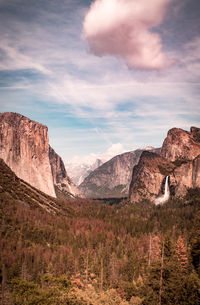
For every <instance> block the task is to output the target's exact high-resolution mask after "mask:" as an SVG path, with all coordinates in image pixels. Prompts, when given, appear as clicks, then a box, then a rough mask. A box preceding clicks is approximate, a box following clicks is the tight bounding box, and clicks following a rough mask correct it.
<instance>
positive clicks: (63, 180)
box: [49, 146, 82, 197]
mask: <svg viewBox="0 0 200 305" xmlns="http://www.w3.org/2000/svg"><path fill="white" fill-rule="evenodd" d="M49 161H50V164H51V171H52V176H53V182H54V185H56V186H57V187H58V188H59V190H60V191H62V192H64V193H67V194H68V195H71V196H72V197H82V194H81V192H80V190H79V189H78V188H77V186H76V185H75V184H74V183H73V182H72V180H71V179H70V178H69V176H68V175H67V172H66V170H65V166H64V163H63V161H62V159H61V157H60V156H59V155H58V154H57V153H56V152H55V151H54V150H53V148H52V147H51V146H49Z"/></svg>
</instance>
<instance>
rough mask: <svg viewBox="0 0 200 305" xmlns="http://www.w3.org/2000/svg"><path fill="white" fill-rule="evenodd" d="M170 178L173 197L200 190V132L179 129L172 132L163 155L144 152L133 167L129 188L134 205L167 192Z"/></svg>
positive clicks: (163, 146)
mask: <svg viewBox="0 0 200 305" xmlns="http://www.w3.org/2000/svg"><path fill="white" fill-rule="evenodd" d="M167 176H168V177H169V190H170V194H171V195H175V196H180V197H182V196H184V195H185V194H186V192H187V189H189V188H196V187H200V129H199V128H196V127H191V129H190V132H187V131H185V130H182V129H179V128H173V129H171V130H169V132H168V134H167V137H166V139H165V140H164V142H163V145H162V148H161V153H160V155H158V154H155V153H149V152H144V153H143V154H142V155H141V158H140V160H139V163H138V164H137V165H136V166H135V167H134V168H133V175H132V181H131V184H130V189H129V199H130V201H131V202H138V201H140V200H142V199H149V200H151V201H154V200H155V199H156V198H159V196H162V194H163V192H164V183H165V180H166V177H167Z"/></svg>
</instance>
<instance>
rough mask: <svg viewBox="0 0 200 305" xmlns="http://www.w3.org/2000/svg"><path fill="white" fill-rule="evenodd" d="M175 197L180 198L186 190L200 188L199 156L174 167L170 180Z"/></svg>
mask: <svg viewBox="0 0 200 305" xmlns="http://www.w3.org/2000/svg"><path fill="white" fill-rule="evenodd" d="M171 184H172V185H174V189H175V195H176V196H180V197H182V196H183V195H185V194H186V192H187V189H189V188H196V187H200V155H199V156H198V157H196V158H195V159H194V160H192V161H189V162H185V163H182V164H181V165H180V166H178V167H176V168H175V170H174V172H173V174H172V178H171Z"/></svg>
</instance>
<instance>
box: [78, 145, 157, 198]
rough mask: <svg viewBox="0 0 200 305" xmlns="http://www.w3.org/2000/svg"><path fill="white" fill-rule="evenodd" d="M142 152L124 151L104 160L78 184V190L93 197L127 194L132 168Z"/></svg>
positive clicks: (123, 195) (124, 195)
mask: <svg viewBox="0 0 200 305" xmlns="http://www.w3.org/2000/svg"><path fill="white" fill-rule="evenodd" d="M152 149H153V148H152ZM153 151H155V150H153ZM142 152H143V150H139V149H138V150H135V151H130V152H126V153H123V154H121V155H118V156H115V157H114V158H112V159H111V160H109V161H107V162H105V163H104V164H103V165H101V166H100V167H98V168H97V169H96V170H94V171H93V172H91V173H90V174H89V176H88V177H86V178H85V180H84V181H83V183H81V185H80V186H79V188H80V190H81V191H82V193H83V194H85V196H87V197H93V198H108V197H126V196H128V191H129V184H130V182H131V176H132V170H133V167H134V166H135V165H136V164H137V162H138V161H139V158H140V156H141V154H142Z"/></svg>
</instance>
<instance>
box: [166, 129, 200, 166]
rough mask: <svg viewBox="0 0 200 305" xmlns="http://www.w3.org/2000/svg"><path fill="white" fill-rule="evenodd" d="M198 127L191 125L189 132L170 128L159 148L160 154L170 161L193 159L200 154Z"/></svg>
mask: <svg viewBox="0 0 200 305" xmlns="http://www.w3.org/2000/svg"><path fill="white" fill-rule="evenodd" d="M199 135H200V132H199V128H196V127H191V132H187V131H185V130H182V129H180V128H172V129H170V130H169V131H168V134H167V137H166V139H165V140H164V142H163V145H162V148H161V155H162V156H163V157H165V158H167V159H168V160H170V161H176V160H180V159H182V160H193V159H194V158H196V157H197V156H198V155H199V154H200V144H199V141H197V139H199V137H200V136H199Z"/></svg>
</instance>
